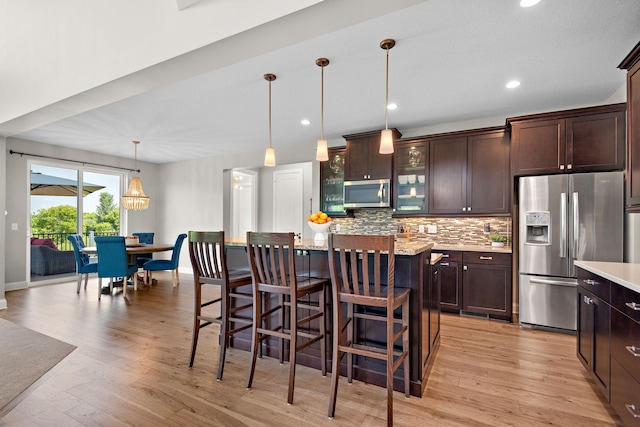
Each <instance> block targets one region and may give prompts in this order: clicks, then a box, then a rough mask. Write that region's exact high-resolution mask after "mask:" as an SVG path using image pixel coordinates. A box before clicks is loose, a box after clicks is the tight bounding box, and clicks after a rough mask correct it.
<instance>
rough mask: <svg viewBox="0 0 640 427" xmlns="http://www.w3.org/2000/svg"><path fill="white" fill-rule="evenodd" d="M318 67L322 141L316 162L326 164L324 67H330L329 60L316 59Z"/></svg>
mask: <svg viewBox="0 0 640 427" xmlns="http://www.w3.org/2000/svg"><path fill="white" fill-rule="evenodd" d="M316 65H317V66H318V67H320V70H321V74H320V76H321V79H320V139H319V140H318V146H317V147H316V160H317V161H319V162H326V161H327V160H329V152H328V150H327V140H326V139H324V67H326V66H327V65H329V60H328V59H327V58H318V59H316Z"/></svg>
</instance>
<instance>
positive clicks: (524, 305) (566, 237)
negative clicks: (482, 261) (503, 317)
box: [518, 172, 624, 331]
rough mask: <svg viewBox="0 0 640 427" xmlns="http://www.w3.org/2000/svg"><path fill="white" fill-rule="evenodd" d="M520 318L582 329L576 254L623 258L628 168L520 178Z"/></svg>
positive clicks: (588, 257) (602, 258)
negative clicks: (625, 171)
mask: <svg viewBox="0 0 640 427" xmlns="http://www.w3.org/2000/svg"><path fill="white" fill-rule="evenodd" d="M518 191H519V196H520V211H519V222H520V224H519V235H518V236H519V242H520V243H519V252H518V254H519V271H518V273H519V274H518V276H519V321H520V323H521V324H523V325H527V324H528V325H539V326H544V327H550V328H559V329H564V330H574V331H575V330H576V309H577V289H576V288H577V280H576V272H575V268H574V266H573V261H574V260H585V261H620V262H621V261H622V257H623V244H624V236H623V233H624V230H623V228H624V223H623V218H624V216H623V215H624V179H623V174H622V172H598V173H583V174H572V175H548V176H532V177H522V178H520V180H519V185H518Z"/></svg>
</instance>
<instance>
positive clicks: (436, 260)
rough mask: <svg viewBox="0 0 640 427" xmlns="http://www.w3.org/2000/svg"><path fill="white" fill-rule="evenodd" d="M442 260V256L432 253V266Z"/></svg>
mask: <svg viewBox="0 0 640 427" xmlns="http://www.w3.org/2000/svg"><path fill="white" fill-rule="evenodd" d="M441 259H442V254H439V253H438V252H431V265H436V264H437V263H438V261H440V260H441Z"/></svg>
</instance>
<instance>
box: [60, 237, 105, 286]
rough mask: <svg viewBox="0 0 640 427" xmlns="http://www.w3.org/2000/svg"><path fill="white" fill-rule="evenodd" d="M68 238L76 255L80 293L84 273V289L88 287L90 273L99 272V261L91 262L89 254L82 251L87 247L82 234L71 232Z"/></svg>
mask: <svg viewBox="0 0 640 427" xmlns="http://www.w3.org/2000/svg"><path fill="white" fill-rule="evenodd" d="M67 239H68V240H69V241H70V242H71V246H73V255H74V256H75V257H76V272H77V273H78V288H77V289H76V292H77V293H80V284H81V283H82V275H83V274H84V289H85V290H86V289H87V282H88V281H89V273H97V272H98V263H97V262H91V260H90V259H89V255H87V254H84V253H82V252H80V250H81V249H82V248H84V247H85V244H84V240H83V239H82V236H81V235H80V234H71V235H69V236H67Z"/></svg>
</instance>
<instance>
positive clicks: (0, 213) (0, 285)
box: [0, 137, 7, 310]
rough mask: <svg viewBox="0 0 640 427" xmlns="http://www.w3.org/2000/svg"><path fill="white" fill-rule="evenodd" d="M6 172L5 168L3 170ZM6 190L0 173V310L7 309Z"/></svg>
mask: <svg viewBox="0 0 640 427" xmlns="http://www.w3.org/2000/svg"><path fill="white" fill-rule="evenodd" d="M6 148H7V140H6V138H3V137H0V165H4V164H6V162H5V157H6V155H7V150H6ZM5 170H6V168H5ZM6 190H7V175H6V173H0V310H2V309H4V308H7V300H6V299H5V297H4V290H5V285H4V282H5V265H6V263H5V251H6V245H5V224H6V219H5V218H6V217H5V214H4V212H5V210H6Z"/></svg>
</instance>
